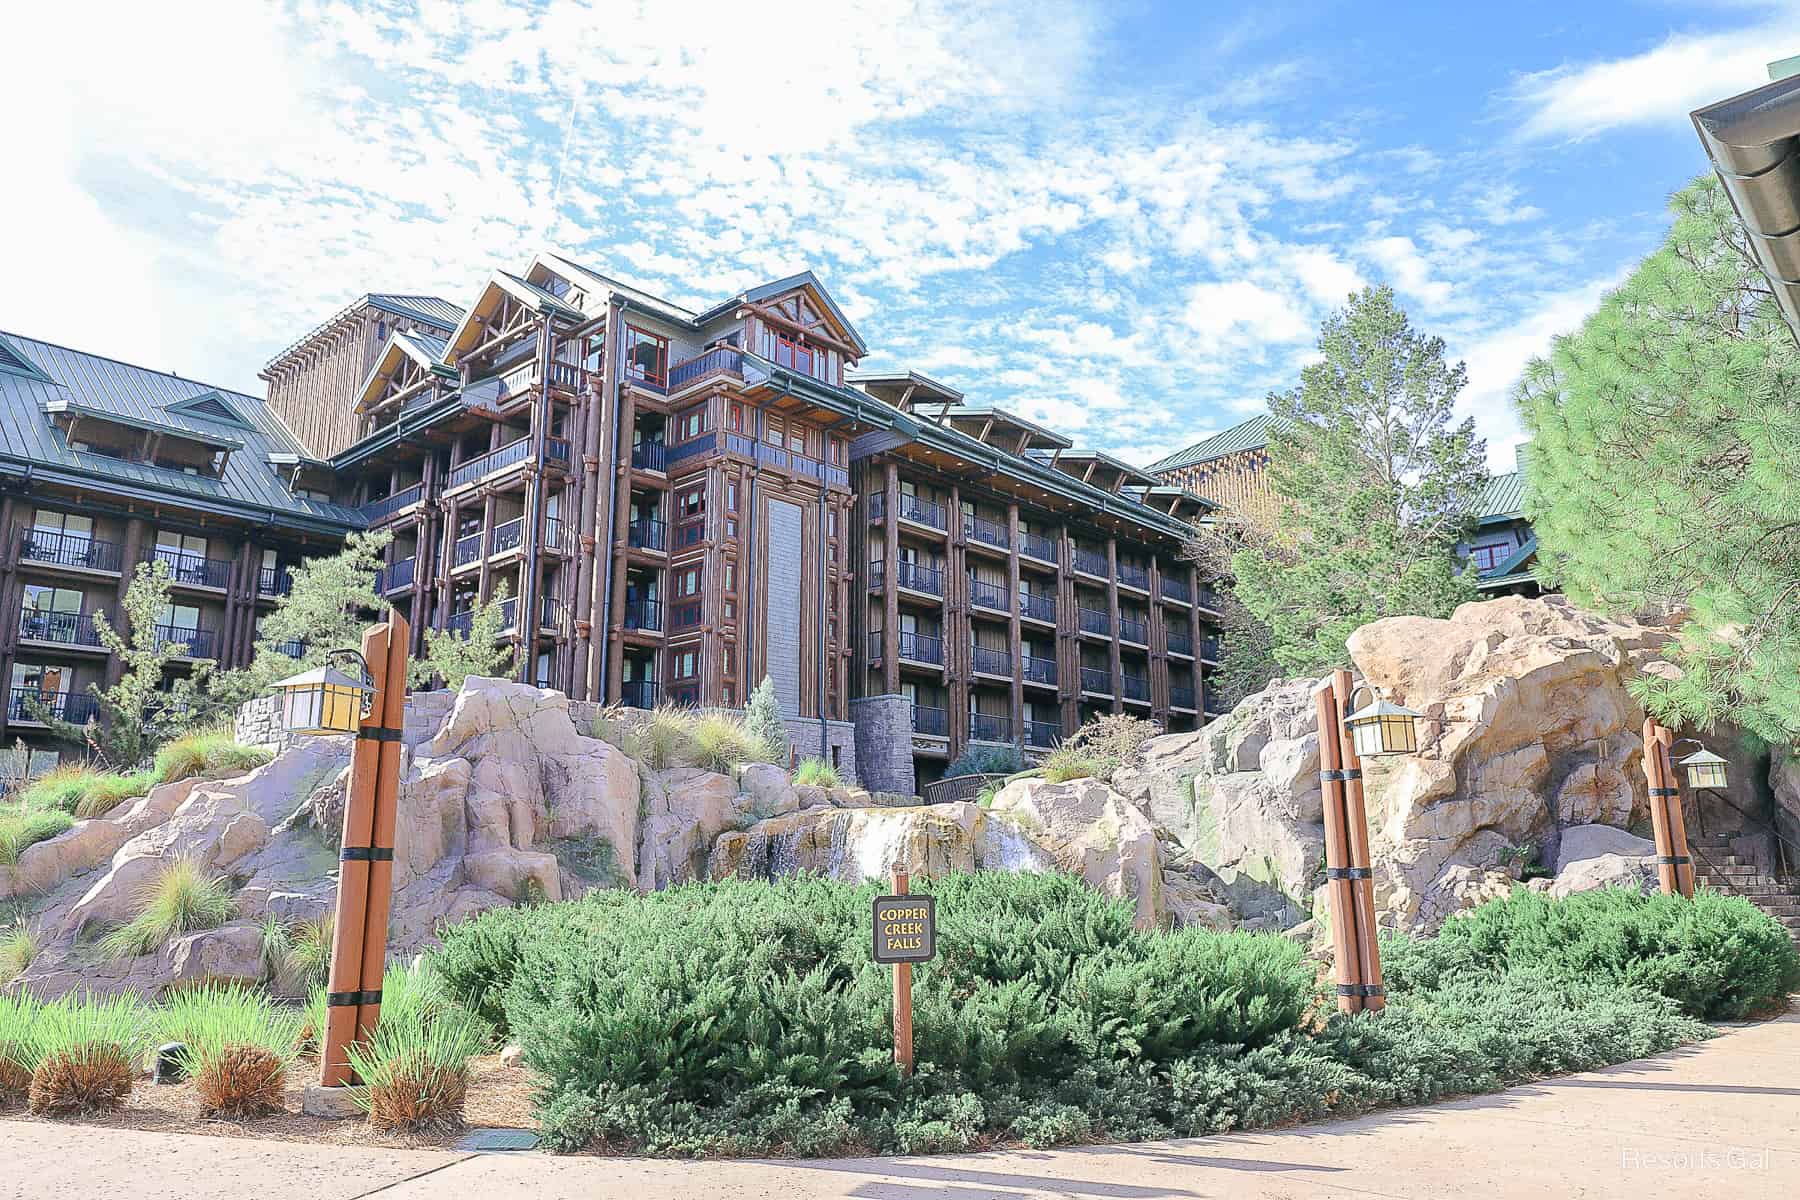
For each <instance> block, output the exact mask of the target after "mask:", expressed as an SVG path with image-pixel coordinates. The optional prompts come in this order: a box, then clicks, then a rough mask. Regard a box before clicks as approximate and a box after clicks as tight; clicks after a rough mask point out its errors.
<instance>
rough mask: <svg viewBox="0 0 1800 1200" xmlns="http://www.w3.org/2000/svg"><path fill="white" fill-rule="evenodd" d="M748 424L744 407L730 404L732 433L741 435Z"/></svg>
mask: <svg viewBox="0 0 1800 1200" xmlns="http://www.w3.org/2000/svg"><path fill="white" fill-rule="evenodd" d="M748 424H749V418H748V417H747V416H746V415H745V412H744V406H743V405H741V404H736V403H734V404H732V406H731V429H732V432H734V433H742V432H744V428H745V426H747V425H748Z"/></svg>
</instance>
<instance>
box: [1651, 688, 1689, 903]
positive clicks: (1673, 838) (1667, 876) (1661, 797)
mask: <svg viewBox="0 0 1800 1200" xmlns="http://www.w3.org/2000/svg"><path fill="white" fill-rule="evenodd" d="M1674 741H1675V735H1674V734H1672V733H1670V732H1669V730H1668V729H1667V728H1666V727H1665V726H1663V725H1659V724H1658V723H1657V722H1656V721H1655V719H1654V718H1649V719H1646V720H1645V721H1644V782H1645V783H1646V784H1647V785H1648V790H1649V794H1650V826H1651V831H1652V833H1653V834H1654V835H1655V837H1656V882H1657V885H1658V886H1659V887H1660V888H1661V889H1662V892H1663V895H1665V896H1675V895H1681V896H1689V897H1691V896H1692V895H1693V894H1694V863H1693V860H1692V859H1691V858H1690V857H1689V855H1688V840H1687V819H1686V817H1684V816H1683V815H1682V811H1681V789H1680V788H1679V787H1677V786H1676V783H1675V769H1674V767H1673V766H1671V765H1670V762H1669V747H1670V746H1671V745H1672V744H1673V743H1674ZM1696 744H1698V743H1696Z"/></svg>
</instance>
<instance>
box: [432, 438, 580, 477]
mask: <svg viewBox="0 0 1800 1200" xmlns="http://www.w3.org/2000/svg"><path fill="white" fill-rule="evenodd" d="M530 453H531V438H530V437H522V438H518V439H516V440H514V441H510V442H508V443H506V445H504V446H500V447H498V448H496V449H493V450H489V451H488V452H487V453H486V454H482V455H478V456H476V457H475V458H471V459H470V460H469V461H468V462H466V463H460V464H458V465H457V466H455V467H453V468H451V470H450V486H451V487H461V486H463V485H464V484H465V483H473V482H475V481H476V480H477V479H482V478H484V477H486V476H488V475H492V474H493V473H494V472H496V471H503V470H505V469H506V468H508V467H513V466H517V465H518V464H519V463H522V462H524V461H525V459H526V457H527V456H528V455H529V454H530ZM563 457H564V458H565V459H566V458H567V457H568V454H567V452H566V451H565V453H564V455H563Z"/></svg>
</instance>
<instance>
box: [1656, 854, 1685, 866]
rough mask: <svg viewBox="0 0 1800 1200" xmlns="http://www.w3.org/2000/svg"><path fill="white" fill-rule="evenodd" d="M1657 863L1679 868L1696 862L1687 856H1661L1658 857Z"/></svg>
mask: <svg viewBox="0 0 1800 1200" xmlns="http://www.w3.org/2000/svg"><path fill="white" fill-rule="evenodd" d="M1656 861H1657V862H1659V863H1663V864H1666V865H1668V866H1671V867H1679V866H1682V865H1683V864H1685V863H1691V862H1693V861H1694V860H1693V859H1691V858H1689V857H1688V856H1687V855H1685V854H1659V855H1657V856H1656Z"/></svg>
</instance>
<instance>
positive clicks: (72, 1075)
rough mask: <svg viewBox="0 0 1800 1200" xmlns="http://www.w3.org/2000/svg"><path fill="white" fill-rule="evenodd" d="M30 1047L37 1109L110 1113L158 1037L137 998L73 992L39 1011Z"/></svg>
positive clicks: (128, 1089) (60, 1112)
mask: <svg viewBox="0 0 1800 1200" xmlns="http://www.w3.org/2000/svg"><path fill="white" fill-rule="evenodd" d="M34 1024H35V1026H36V1034H35V1036H34V1038H33V1040H32V1044H31V1046H30V1049H29V1054H30V1064H31V1068H32V1072H31V1089H30V1100H31V1111H32V1112H34V1113H48V1114H51V1115H66V1114H79V1113H84V1112H93V1111H109V1110H113V1109H117V1108H119V1107H120V1106H121V1105H123V1104H124V1101H125V1097H126V1096H127V1095H129V1094H130V1092H131V1086H132V1083H133V1082H134V1080H135V1079H136V1077H137V1073H138V1070H139V1068H140V1067H141V1066H142V1065H143V1060H144V1056H145V1054H146V1053H147V1052H148V1050H149V1048H150V1046H151V1044H152V1042H153V1040H154V1026H153V1024H152V1022H151V1019H150V1015H149V1013H148V1011H147V1010H146V1009H145V1008H144V1006H143V1003H142V1002H141V1001H139V1000H138V998H137V997H136V996H132V995H130V994H125V995H120V996H109V997H98V996H89V995H85V994H84V995H77V994H74V993H71V994H69V995H66V996H63V997H62V998H61V999H59V1000H56V1001H54V1002H52V1003H50V1004H46V1005H44V1006H43V1008H42V1009H40V1010H39V1011H38V1013H37V1016H36V1019H35V1022H34Z"/></svg>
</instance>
